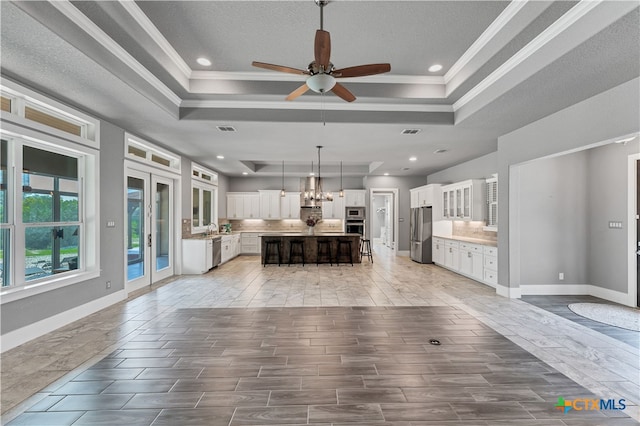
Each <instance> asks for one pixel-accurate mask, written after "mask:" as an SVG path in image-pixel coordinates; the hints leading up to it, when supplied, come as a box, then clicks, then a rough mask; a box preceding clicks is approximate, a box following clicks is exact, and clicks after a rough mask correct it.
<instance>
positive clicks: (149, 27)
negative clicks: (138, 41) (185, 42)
mask: <svg viewBox="0 0 640 426" xmlns="http://www.w3.org/2000/svg"><path fill="white" fill-rule="evenodd" d="M118 2H119V3H120V5H121V6H122V7H123V8H124V10H126V11H127V12H128V13H129V15H131V17H132V18H133V19H134V20H135V21H136V23H137V24H138V25H140V28H142V29H143V30H144V31H145V32H146V33H147V34H148V35H149V37H151V39H152V40H153V41H154V42H155V43H156V44H157V45H158V47H160V49H162V51H163V52H164V53H166V55H167V56H168V57H169V59H170V60H171V61H172V62H173V63H174V65H175V66H176V67H177V68H178V69H179V70H180V72H181V73H182V77H183V78H184V81H188V80H189V78H190V77H191V73H192V72H193V71H192V69H191V68H190V67H189V65H187V63H186V62H185V61H184V60H183V59H182V57H181V56H180V54H179V53H178V52H177V51H176V50H175V49H174V48H173V46H172V45H171V43H169V41H168V40H167V39H166V38H165V37H164V36H163V35H162V33H161V32H160V30H158V27H156V26H155V25H154V24H153V22H151V19H149V17H148V16H147V15H146V14H145V13H144V12H143V11H142V9H140V7H138V5H137V4H136V3H135V2H134V1H130V0H118ZM183 87H184V85H183ZM185 89H188V87H185Z"/></svg>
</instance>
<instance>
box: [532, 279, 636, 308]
mask: <svg viewBox="0 0 640 426" xmlns="http://www.w3.org/2000/svg"><path fill="white" fill-rule="evenodd" d="M520 288H521V290H522V294H523V295H525V296H534V295H537V296H583V295H587V296H594V297H597V298H600V299H604V300H608V301H610V302H615V303H620V304H621V305H626V306H635V303H634V301H632V300H629V295H628V294H627V293H622V292H619V291H615V290H610V289H607V288H602V287H598V286H595V285H591V284H567V285H559V284H537V285H535V284H534V285H523V286H520Z"/></svg>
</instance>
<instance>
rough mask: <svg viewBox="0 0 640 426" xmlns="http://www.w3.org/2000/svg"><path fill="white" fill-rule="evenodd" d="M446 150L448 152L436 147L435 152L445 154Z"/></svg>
mask: <svg viewBox="0 0 640 426" xmlns="http://www.w3.org/2000/svg"><path fill="white" fill-rule="evenodd" d="M445 152H447V150H446V149H436V150H435V151H433V153H434V154H444V153H445Z"/></svg>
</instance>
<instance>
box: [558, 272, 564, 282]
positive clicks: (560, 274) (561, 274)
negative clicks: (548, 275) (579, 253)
mask: <svg viewBox="0 0 640 426" xmlns="http://www.w3.org/2000/svg"><path fill="white" fill-rule="evenodd" d="M558 279H559V280H560V281H562V280H564V272H560V273H559V274H558Z"/></svg>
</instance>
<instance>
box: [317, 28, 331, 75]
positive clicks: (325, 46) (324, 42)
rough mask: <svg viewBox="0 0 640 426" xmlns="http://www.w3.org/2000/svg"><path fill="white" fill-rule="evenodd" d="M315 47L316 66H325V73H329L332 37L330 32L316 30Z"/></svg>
mask: <svg viewBox="0 0 640 426" xmlns="http://www.w3.org/2000/svg"><path fill="white" fill-rule="evenodd" d="M313 47H314V52H315V58H316V64H318V66H323V67H324V69H325V71H329V59H330V57H331V36H330V35H329V32H328V31H324V30H316V41H315V44H314V46H313Z"/></svg>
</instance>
